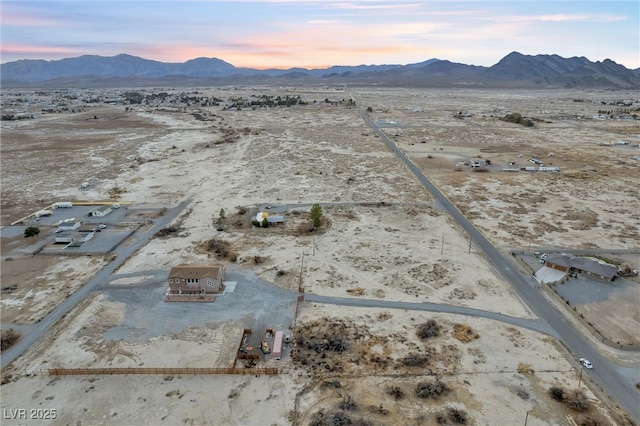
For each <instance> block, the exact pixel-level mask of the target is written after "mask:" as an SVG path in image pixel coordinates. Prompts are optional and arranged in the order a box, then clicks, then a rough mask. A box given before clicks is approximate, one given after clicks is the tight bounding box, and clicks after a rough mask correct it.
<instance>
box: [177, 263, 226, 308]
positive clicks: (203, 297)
mask: <svg viewBox="0 0 640 426" xmlns="http://www.w3.org/2000/svg"><path fill="white" fill-rule="evenodd" d="M224 269H225V268H224V266H223V265H186V264H182V265H177V266H174V267H173V268H171V271H170V272H169V278H168V281H169V289H168V290H167V294H166V296H165V301H166V302H180V301H193V302H213V301H214V300H215V299H216V298H215V296H216V295H218V294H220V293H222V292H223V291H224Z"/></svg>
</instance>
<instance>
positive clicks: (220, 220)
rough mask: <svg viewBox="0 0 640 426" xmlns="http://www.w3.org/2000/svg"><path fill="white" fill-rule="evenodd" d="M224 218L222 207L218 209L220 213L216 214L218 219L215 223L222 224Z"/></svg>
mask: <svg viewBox="0 0 640 426" xmlns="http://www.w3.org/2000/svg"><path fill="white" fill-rule="evenodd" d="M226 218H227V217H226V216H225V212H224V209H220V214H219V215H218V220H217V221H216V224H218V225H222V224H223V223H224V220H225V219H226Z"/></svg>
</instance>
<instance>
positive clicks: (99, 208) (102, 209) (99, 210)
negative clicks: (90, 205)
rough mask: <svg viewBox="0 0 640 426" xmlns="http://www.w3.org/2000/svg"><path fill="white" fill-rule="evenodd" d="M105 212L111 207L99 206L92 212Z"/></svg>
mask: <svg viewBox="0 0 640 426" xmlns="http://www.w3.org/2000/svg"><path fill="white" fill-rule="evenodd" d="M107 210H111V206H109V205H106V206H100V207H98V208H97V209H95V210H93V211H94V212H104V211H107Z"/></svg>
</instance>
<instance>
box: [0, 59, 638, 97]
mask: <svg viewBox="0 0 640 426" xmlns="http://www.w3.org/2000/svg"><path fill="white" fill-rule="evenodd" d="M0 74H1V84H2V86H3V87H127V86H129V87H134V86H135V87H140V86H157V85H168V84H171V85H183V86H199V85H224V84H250V83H262V84H269V83H274V84H292V83H293V82H296V84H302V83H309V84H329V83H330V84H363V85H379V86H400V87H402V86H406V87H429V86H435V87H444V86H472V87H473V86H479V87H520V88H593V89H640V68H639V69H636V70H630V69H628V68H626V67H624V66H622V65H620V64H618V63H616V62H614V61H612V60H610V59H605V60H604V61H602V62H600V61H597V62H592V61H590V60H589V59H587V58H585V57H572V58H563V57H561V56H558V55H523V54H521V53H518V52H512V53H510V54H508V55H507V56H505V57H504V58H502V59H501V60H500V61H499V62H498V63H497V64H495V65H493V66H491V67H483V66H475V65H466V64H462V63H455V62H450V61H448V60H441V59H429V60H426V61H424V62H420V63H415V64H409V65H358V66H333V67H330V68H324V69H305V68H290V69H287V70H281V69H265V70H258V69H253V68H238V67H235V66H233V65H232V64H230V63H228V62H225V61H223V60H221V59H218V58H196V59H191V60H189V61H186V62H183V63H167V62H159V61H154V60H149V59H144V58H140V57H137V56H132V55H127V54H120V55H116V56H109V57H107V56H97V55H83V56H79V57H75V58H67V59H60V60H52V61H45V60H31V59H24V60H19V61H13V62H7V63H4V64H1V65H0Z"/></svg>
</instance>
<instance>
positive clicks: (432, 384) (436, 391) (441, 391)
mask: <svg viewBox="0 0 640 426" xmlns="http://www.w3.org/2000/svg"><path fill="white" fill-rule="evenodd" d="M450 391H451V389H450V388H449V386H447V384H446V383H444V382H441V381H440V379H439V378H437V377H436V379H435V380H433V381H424V382H420V383H418V385H417V386H416V390H415V393H416V396H417V397H418V398H423V399H426V398H432V399H438V398H439V397H440V396H442V395H446V394H447V393H449V392H450Z"/></svg>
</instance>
